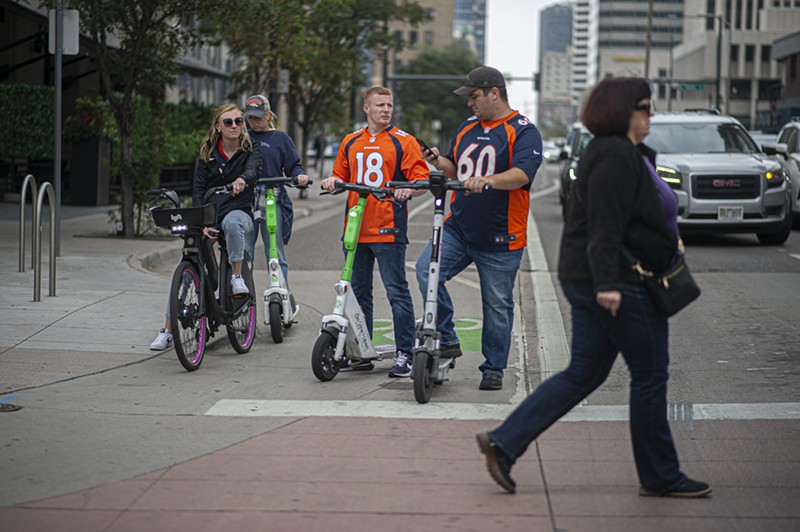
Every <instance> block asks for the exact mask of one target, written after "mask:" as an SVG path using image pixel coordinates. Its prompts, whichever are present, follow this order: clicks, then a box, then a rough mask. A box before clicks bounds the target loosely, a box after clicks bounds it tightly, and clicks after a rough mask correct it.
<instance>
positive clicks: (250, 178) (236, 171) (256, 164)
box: [192, 146, 261, 223]
mask: <svg viewBox="0 0 800 532" xmlns="http://www.w3.org/2000/svg"><path fill="white" fill-rule="evenodd" d="M220 161H225V159H224V157H222V154H221V153H220V151H219V146H217V147H215V148H214V151H212V152H211V157H210V158H209V160H208V162H207V163H204V162H203V161H202V160H201V161H199V163H198V165H197V170H196V171H195V174H194V183H193V189H192V205H194V206H195V207H199V206H201V205H202V204H203V195H204V194H205V193H206V190H208V189H210V188H214V187H220V186H223V185H227V184H228V183H233V182H234V181H236V179H237V178H239V177H241V178H242V179H244V180H245V182H246V183H247V188H245V189H244V191H243V192H241V193H239V194H238V195H236V197H234V196H231V195H229V194H219V195H214V196H212V197H211V198H210V199H209V200H208V201H209V202H211V203H214V204H215V205H216V206H217V223H220V222H222V219H223V218H224V217H225V215H226V214H228V213H229V212H231V211H235V210H237V209H238V210H240V211H244V212H246V213H247V214H249V215H250V217H251V218H252V216H253V199H254V195H253V188H254V185H255V182H256V179H258V176H260V175H261V153H260V151H259V150H256V151H246V150H239V151H237V152H236V153H235V154H233V157H231V158H230V159H228V161H227V162H226V163H225V164H224V166H223V165H221V164H220Z"/></svg>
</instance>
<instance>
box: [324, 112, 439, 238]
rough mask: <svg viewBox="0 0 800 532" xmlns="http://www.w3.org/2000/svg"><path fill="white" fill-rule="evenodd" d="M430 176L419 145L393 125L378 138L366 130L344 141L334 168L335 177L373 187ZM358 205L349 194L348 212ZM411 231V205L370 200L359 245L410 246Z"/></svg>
mask: <svg viewBox="0 0 800 532" xmlns="http://www.w3.org/2000/svg"><path fill="white" fill-rule="evenodd" d="M429 173H430V172H429V170H428V165H427V164H426V163H425V160H424V159H423V158H422V153H421V152H420V148H419V145H418V144H417V141H416V140H415V139H414V137H412V136H411V135H409V134H408V133H406V132H405V131H403V130H401V129H398V128H397V127H395V126H393V125H389V127H387V128H386V129H384V130H383V131H381V132H380V133H378V134H377V135H372V134H371V133H370V132H369V131H368V130H367V128H366V127H365V128H364V129H360V130H358V131H356V132H354V133H350V134H349V135H347V136H346V137H345V138H344V140H342V143H341V145H340V146H339V153H338V154H337V155H336V162H335V163H334V164H333V175H334V176H335V177H338V178H339V179H342V180H344V181H348V182H350V183H358V184H360V185H369V186H372V187H383V186H384V183H386V182H388V181H416V180H417V179H428V175H429ZM356 203H358V194H356V193H355V192H349V193H348V196H347V208H348V209H349V208H350V207H352V206H353V205H355V204H356ZM407 228H408V206H407V202H403V203H401V204H400V205H397V204H395V203H392V202H391V201H378V200H377V199H375V198H374V197H372V196H369V197H368V198H367V207H366V209H365V211H364V221H363V223H362V224H361V233H359V236H358V241H359V242H360V243H363V244H374V243H387V242H396V243H400V244H408V237H407V236H406V231H407Z"/></svg>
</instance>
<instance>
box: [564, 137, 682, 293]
mask: <svg viewBox="0 0 800 532" xmlns="http://www.w3.org/2000/svg"><path fill="white" fill-rule="evenodd" d="M642 155H645V156H647V157H648V158H649V159H650V161H651V162H653V164H654V165H655V152H654V151H653V150H651V149H650V148H648V147H647V146H645V145H644V144H640V145H639V146H638V147H637V146H634V144H633V143H632V142H631V141H630V139H628V137H625V136H603V137H596V138H595V139H593V140H592V141H591V142H590V143H589V145H588V146H587V147H586V151H584V153H583V155H582V157H581V161H580V163H579V164H578V178H577V180H576V181H575V183H574V184H573V187H572V193H571V194H570V198H569V203H568V205H567V219H566V222H565V224H564V232H563V234H562V236H561V253H560V256H559V261H558V278H559V279H560V280H562V281H591V282H592V284H593V285H594V290H595V293H596V292H599V291H603V290H619V289H620V288H621V287H622V283H623V282H641V281H640V280H639V277H638V275H636V274H635V273H634V272H632V271H631V269H630V262H628V261H626V260H625V258H624V257H623V256H622V254H621V253H622V252H621V249H622V245H623V244H624V245H625V246H626V247H627V248H628V249H629V250H630V251H631V252H632V253H633V255H634V256H635V257H636V258H638V259H639V260H641V261H642V265H643V266H644V267H645V269H648V270H651V271H656V272H661V271H664V270H665V269H666V268H667V267H668V266H669V264H670V262H671V260H672V258H673V257H674V255H675V253H676V250H677V245H678V239H677V235H674V234H672V231H671V230H670V229H669V227H668V226H667V221H666V216H664V209H663V207H662V205H661V200H660V199H659V197H658V192H657V191H656V186H655V184H654V183H653V180H652V177H651V175H650V172H649V171H648V169H647V166H646V165H645V163H644V161H643V160H642Z"/></svg>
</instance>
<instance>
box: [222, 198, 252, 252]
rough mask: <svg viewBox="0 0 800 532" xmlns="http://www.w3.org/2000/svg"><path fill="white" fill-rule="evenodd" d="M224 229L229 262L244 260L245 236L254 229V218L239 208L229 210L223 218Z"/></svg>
mask: <svg viewBox="0 0 800 532" xmlns="http://www.w3.org/2000/svg"><path fill="white" fill-rule="evenodd" d="M222 231H223V232H224V233H225V244H226V246H227V249H228V262H231V263H234V262H241V261H242V260H244V242H245V236H246V235H247V233H251V232H252V231H253V219H252V218H250V215H249V214H247V213H245V212H244V211H240V210H238V209H237V210H235V211H231V212H229V213H228V214H226V215H225V218H223V219H222ZM251 257H252V255H251Z"/></svg>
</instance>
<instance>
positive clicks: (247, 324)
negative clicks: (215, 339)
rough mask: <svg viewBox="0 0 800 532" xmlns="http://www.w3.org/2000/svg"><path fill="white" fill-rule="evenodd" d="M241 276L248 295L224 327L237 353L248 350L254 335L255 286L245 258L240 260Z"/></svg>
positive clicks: (251, 345)
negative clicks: (231, 319) (242, 305)
mask: <svg viewBox="0 0 800 532" xmlns="http://www.w3.org/2000/svg"><path fill="white" fill-rule="evenodd" d="M242 277H244V282H245V284H246V285H247V288H248V290H249V291H250V296H249V298H248V299H247V301H246V302H245V303H244V308H240V309H239V310H238V311H237V312H238V314H237V315H236V317H235V318H234V319H233V321H231V323H229V324H227V325H226V326H225V328H226V329H227V330H228V340H230V341H231V345H232V346H233V349H234V350H235V351H236V352H237V353H239V354H242V355H243V354H244V353H247V352H248V351H250V348H251V347H253V340H255V337H256V323H257V322H256V307H257V306H258V305H256V287H255V284H254V283H253V273H252V272H251V271H250V267H249V266H248V261H247V260H246V259H245V260H244V261H243V262H242Z"/></svg>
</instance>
